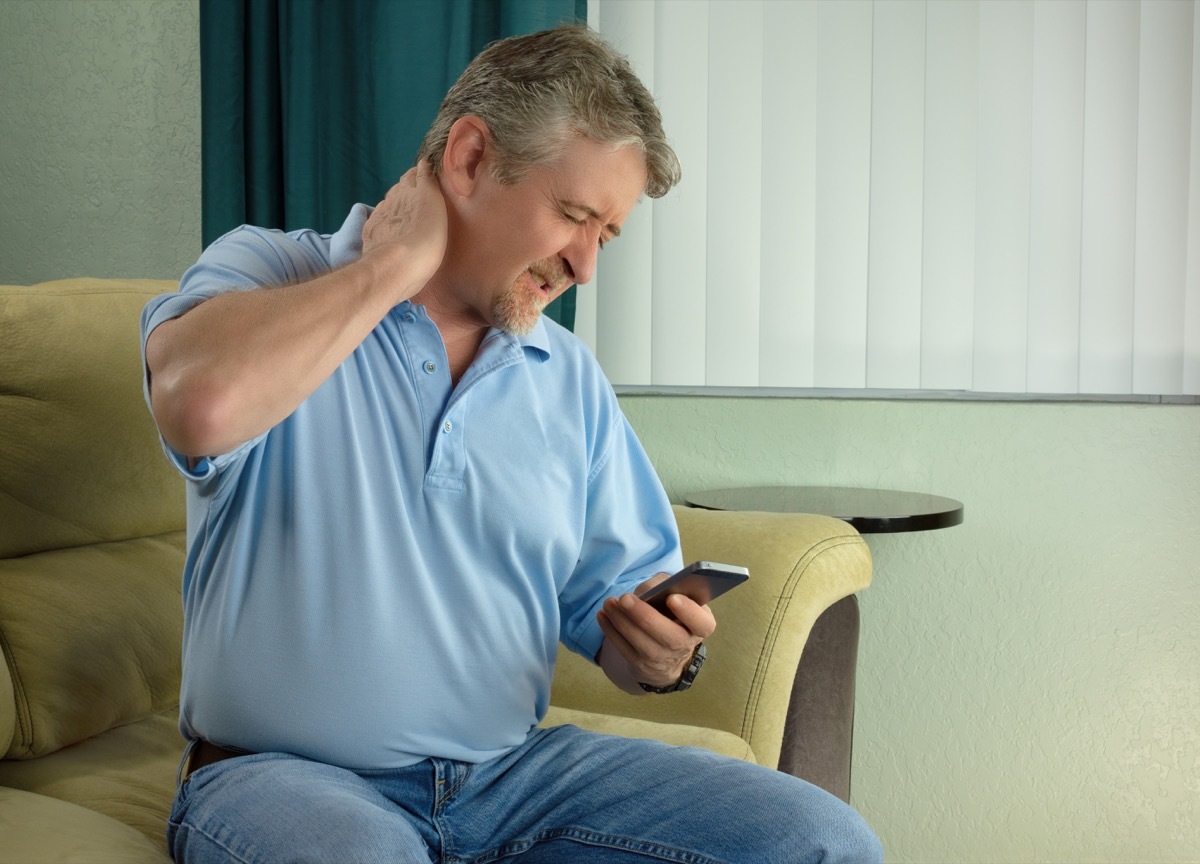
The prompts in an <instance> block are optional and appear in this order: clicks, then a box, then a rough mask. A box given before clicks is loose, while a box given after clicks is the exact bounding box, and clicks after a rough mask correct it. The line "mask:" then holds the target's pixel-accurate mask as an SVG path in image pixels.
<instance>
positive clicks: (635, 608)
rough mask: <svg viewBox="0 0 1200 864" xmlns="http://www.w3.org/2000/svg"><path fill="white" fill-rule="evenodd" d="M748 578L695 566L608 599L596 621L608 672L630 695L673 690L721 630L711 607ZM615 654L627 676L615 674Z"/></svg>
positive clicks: (717, 568) (728, 570)
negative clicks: (705, 643) (704, 645)
mask: <svg viewBox="0 0 1200 864" xmlns="http://www.w3.org/2000/svg"><path fill="white" fill-rule="evenodd" d="M747 576H748V574H747V572H746V571H745V569H744V568H740V567H728V566H727V565H714V564H712V563H711V562H696V563H695V564H692V565H689V566H688V567H685V568H684V569H683V570H681V571H680V572H679V573H676V574H675V575H673V576H669V575H667V574H666V573H659V574H658V575H657V576H654V577H653V578H651V579H647V580H646V581H645V582H643V583H642V584H641V585H639V586H638V587H637V591H636V592H635V593H633V594H625V595H622V596H621V597H610V598H609V599H608V600H606V601H605V603H604V608H603V610H602V611H601V612H600V613H599V614H598V616H597V618H598V620H599V623H600V629H601V630H602V631H603V632H604V647H603V649H602V650H601V656H600V663H601V665H602V666H603V667H604V670H605V672H606V673H608V675H609V677H610V678H611V679H612V680H613V681H614V682H615V683H616V684H617V685H618V686H620V687H621V689H623V690H625V691H627V692H629V693H641V692H644V690H645V689H646V688H645V687H642V686H641V685H648V686H649V687H652V688H669V687H671V686H672V685H674V684H675V683H676V682H678V681H679V680H680V678H681V677H682V676H683V674H684V672H685V671H687V670H688V668H689V665H690V664H692V663H693V662H694V655H695V654H696V649H697V647H698V646H699V645H700V643H701V642H703V641H704V640H705V639H707V638H708V637H709V636H711V635H712V634H713V632H715V631H716V629H717V621H716V618H715V617H714V616H713V613H712V611H711V610H710V609H709V608H708V602H709V601H711V600H713V599H715V598H716V597H717V596H719V595H720V594H721V593H723V592H724V591H726V590H728V588H730V587H732V586H734V585H737V584H740V583H741V582H743V581H745V580H746V578H747ZM660 586H661V587H660ZM648 601H649V602H648ZM614 653H615V654H616V655H618V656H619V658H620V659H621V660H623V661H624V664H623V665H624V666H625V667H626V669H627V674H621V672H622V671H623V670H620V669H618V668H615V667H616V665H617V664H616V663H615V662H614V661H615V660H616V659H617V657H615V656H613V655H614Z"/></svg>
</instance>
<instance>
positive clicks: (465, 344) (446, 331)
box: [412, 286, 491, 384]
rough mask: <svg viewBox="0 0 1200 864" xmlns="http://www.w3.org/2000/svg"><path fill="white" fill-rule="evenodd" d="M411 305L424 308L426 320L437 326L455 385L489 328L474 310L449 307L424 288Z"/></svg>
mask: <svg viewBox="0 0 1200 864" xmlns="http://www.w3.org/2000/svg"><path fill="white" fill-rule="evenodd" d="M412 302H414V303H419V304H421V305H422V306H424V307H425V313H426V314H427V315H428V316H429V320H431V321H432V322H433V323H434V325H436V326H437V328H438V333H439V334H441V337H442V345H443V346H444V347H445V349H446V359H447V360H448V361H449V363H450V378H451V380H452V381H453V382H454V383H455V384H458V381H459V379H460V378H462V376H463V374H464V373H466V371H467V369H468V368H469V367H470V365H471V362H472V361H473V360H474V359H475V355H476V354H478V353H479V346H480V345H481V344H483V338H484V336H486V335H487V332H488V330H489V329H490V327H491V325H490V324H489V323H488V322H487V321H486V320H484V319H483V317H482V316H480V315H479V313H478V312H476V311H475V310H474V309H471V308H469V307H466V306H459V307H456V308H451V307H449V305H448V304H446V303H444V302H442V298H441V296H440V295H439V294H438V293H437V292H436V291H430V290H429V288H428V286H427V287H426V289H424V290H422V291H420V292H418V293H417V294H416V296H414V297H413V298H412Z"/></svg>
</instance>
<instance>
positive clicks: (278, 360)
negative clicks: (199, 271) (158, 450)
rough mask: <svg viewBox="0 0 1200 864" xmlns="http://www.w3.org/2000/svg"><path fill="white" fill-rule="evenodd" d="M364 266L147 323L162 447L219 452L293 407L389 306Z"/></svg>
mask: <svg viewBox="0 0 1200 864" xmlns="http://www.w3.org/2000/svg"><path fill="white" fill-rule="evenodd" d="M372 269H373V268H372V267H371V266H370V265H369V264H364V263H362V262H358V263H355V264H351V265H349V266H348V267H345V268H342V269H341V270H337V271H334V272H331V273H327V274H325V275H324V276H321V277H319V278H317V279H315V280H313V281H311V282H307V283H303V284H300V285H288V286H283V287H279V288H264V289H260V290H252V291H235V292H231V293H228V294H222V295H219V296H217V297H214V298H212V299H211V300H207V301H205V302H203V303H201V304H200V305H198V306H196V307H195V308H194V309H192V310H191V311H189V312H188V313H187V314H185V315H183V316H181V317H179V318H175V319H173V320H171V321H167V322H164V323H163V324H161V325H160V326H159V327H157V328H156V329H155V330H154V332H153V333H151V334H150V337H149V339H148V340H147V343H146V363H147V366H148V368H149V373H150V399H151V407H152V409H153V411H154V416H155V419H156V420H157V422H158V426H159V429H160V431H161V432H162V434H163V437H164V438H165V439H166V441H167V443H169V444H170V445H171V446H172V447H174V448H175V449H176V450H178V451H179V452H181V453H184V454H187V455H190V456H213V455H217V454H219V453H225V452H228V451H229V450H232V449H233V448H235V447H237V446H238V445H239V444H241V443H243V442H245V441H249V440H250V439H252V438H254V437H256V436H257V435H260V434H261V433H263V432H265V431H266V430H267V429H270V428H271V427H272V426H274V425H275V424H276V423H278V422H279V421H281V420H283V419H284V418H285V417H287V416H288V415H289V414H291V413H292V412H293V411H294V410H296V407H297V406H298V405H299V404H300V403H301V402H303V401H304V400H305V399H307V398H308V396H309V395H311V394H312V392H313V391H314V390H316V388H317V387H319V386H320V385H321V383H322V382H323V381H324V380H325V379H326V378H328V377H329V375H331V374H332V373H333V371H334V370H335V369H336V368H337V367H338V366H339V365H340V364H341V363H342V362H343V361H344V360H345V359H346V357H348V356H349V355H350V353H351V352H352V351H354V349H355V348H356V347H358V345H359V344H360V343H361V342H362V340H363V339H364V338H366V336H367V334H368V333H370V332H371V330H372V329H373V328H374V327H375V326H376V325H377V324H378V323H379V321H380V320H381V319H382V318H383V316H384V315H386V314H387V312H388V309H390V308H391V305H392V303H391V300H390V298H389V297H388V296H387V295H386V294H385V293H384V292H381V291H379V290H377V288H376V286H375V283H374V276H373V273H372Z"/></svg>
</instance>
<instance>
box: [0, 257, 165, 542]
mask: <svg viewBox="0 0 1200 864" xmlns="http://www.w3.org/2000/svg"><path fill="white" fill-rule="evenodd" d="M175 287H176V283H174V282H161V281H149V280H116V279H69V280H63V281H59V282H44V283H42V284H40V285H32V286H16V285H3V286H0V333H3V334H4V336H3V338H0V558H10V557H13V556H16V555H27V554H29V553H31V552H40V551H44V550H47V549H61V548H64V547H68V546H82V545H85V544H88V543H98V542H105V541H109V540H121V539H125V538H128V537H143V536H146V535H154V534H162V533H165V532H168V531H178V530H180V529H181V528H183V524H184V495H183V487H182V485H181V484H180V482H179V477H178V475H177V474H176V473H175V472H174V471H173V470H172V469H171V468H170V466H169V464H168V463H167V461H166V459H165V458H164V457H163V456H162V451H161V448H160V445H159V443H158V433H157V432H156V431H155V429H154V422H153V420H152V419H151V417H150V412H149V411H148V410H147V408H146V404H145V401H144V400H143V398H142V360H141V337H140V329H139V325H138V321H139V317H140V315H141V311H142V307H143V306H144V305H145V303H146V301H147V300H149V299H150V298H151V297H153V296H154V295H156V294H161V293H164V292H167V291H172V290H174V289H175Z"/></svg>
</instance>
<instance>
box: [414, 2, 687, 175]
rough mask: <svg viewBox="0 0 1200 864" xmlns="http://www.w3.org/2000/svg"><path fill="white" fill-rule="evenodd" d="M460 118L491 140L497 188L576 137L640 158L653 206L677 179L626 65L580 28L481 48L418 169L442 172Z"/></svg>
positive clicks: (651, 108)
mask: <svg viewBox="0 0 1200 864" xmlns="http://www.w3.org/2000/svg"><path fill="white" fill-rule="evenodd" d="M467 114H473V115H475V116H477V117H479V118H480V119H482V120H483V121H484V122H485V123H487V125H488V128H489V129H490V130H491V133H492V141H493V144H494V146H495V148H496V152H497V156H498V159H497V163H498V164H497V168H496V172H495V174H496V179H497V180H499V181H500V182H502V183H515V182H517V181H518V180H520V179H521V178H522V177H523V176H524V175H525V173H526V172H527V171H528V170H529V169H530V168H532V167H534V166H536V165H544V164H547V163H549V162H551V161H553V160H554V158H555V157H556V156H557V155H558V154H559V153H560V152H561V149H562V147H563V145H565V144H566V143H567V142H568V141H569V140H570V138H571V137H572V136H574V135H582V136H584V137H586V138H590V139H591V140H593V141H596V142H597V143H600V144H612V145H613V146H614V147H622V146H627V145H634V146H636V147H638V148H640V149H641V150H642V152H643V153H644V154H645V157H646V169H647V173H648V175H649V176H648V178H647V180H646V190H645V191H646V194H647V195H648V196H650V197H651V198H661V197H662V196H663V195H665V194H667V192H669V191H670V190H671V188H672V187H673V186H674V185H675V184H676V183H678V182H679V178H680V176H681V170H680V167H679V159H678V157H676V155H675V151H674V150H673V149H671V145H670V144H668V143H667V138H666V135H665V134H664V132H663V128H662V115H661V114H659V111H658V107H657V106H656V105H655V104H654V97H653V96H651V95H650V92H649V91H648V90H647V89H646V87H645V85H643V84H642V82H641V81H640V80H639V79H638V77H637V75H635V74H634V72H633V69H632V68H631V67H630V65H629V61H628V60H626V59H625V57H623V56H621V55H620V54H618V53H617V52H616V51H614V50H613V48H612V47H611V46H610V45H609V44H608V43H607V42H605V41H604V40H603V39H602V38H600V36H599V35H598V34H597V33H595V32H593V31H592V30H589V29H588V28H587V27H586V26H583V25H579V24H568V25H562V26H560V27H556V28H554V29H553V30H544V31H542V32H540V33H533V34H530V35H528V36H514V37H512V38H509V39H502V40H500V41H498V42H493V43H492V44H491V45H489V46H487V47H486V48H485V49H484V50H483V51H482V52H481V53H480V54H479V56H477V57H476V58H475V59H474V60H472V61H471V64H470V65H469V66H467V68H466V70H465V71H464V72H463V73H462V75H461V76H460V77H459V79H458V81H456V82H455V84H454V86H453V87H451V88H450V92H448V93H447V94H446V98H445V99H444V100H443V101H442V107H441V108H440V109H439V111H438V116H437V119H436V120H434V122H433V125H432V126H431V127H430V129H429V132H428V133H427V134H426V135H425V141H424V142H423V143H422V144H421V151H420V153H419V154H418V156H417V159H418V160H420V159H426V158H427V159H429V160H430V162H431V163H432V164H433V168H434V171H435V172H440V171H441V167H442V164H441V163H442V156H443V154H444V153H445V150H446V139H447V137H448V136H449V134H450V127H451V126H453V125H454V123H455V121H456V120H458V119H459V118H460V117H463V116H465V115H467Z"/></svg>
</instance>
